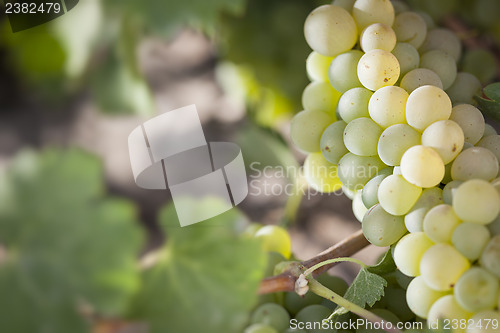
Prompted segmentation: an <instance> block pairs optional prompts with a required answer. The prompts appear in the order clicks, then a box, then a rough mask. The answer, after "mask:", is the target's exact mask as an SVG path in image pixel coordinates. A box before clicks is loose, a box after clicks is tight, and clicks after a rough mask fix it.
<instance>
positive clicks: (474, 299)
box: [453, 267, 499, 312]
mask: <svg viewBox="0 0 500 333" xmlns="http://www.w3.org/2000/svg"><path fill="white" fill-rule="evenodd" d="M498 290H499V285H498V278H497V277H496V276H494V275H493V274H491V273H490V272H488V271H487V270H485V269H483V268H480V267H472V268H470V269H469V270H468V271H467V272H465V273H464V274H463V275H462V276H461V277H460V279H458V281H457V284H456V285H455V287H454V288H453V294H454V295H455V299H456V300H457V302H458V304H460V306H461V307H462V308H464V309H465V310H467V311H470V312H479V311H483V310H492V309H493V308H494V307H495V306H496V305H497V300H498V299H497V295H498Z"/></svg>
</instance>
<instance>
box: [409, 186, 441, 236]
mask: <svg viewBox="0 0 500 333" xmlns="http://www.w3.org/2000/svg"><path fill="white" fill-rule="evenodd" d="M442 203H443V191H442V190H441V189H440V188H439V187H431V188H426V189H424V190H423V191H422V194H421V195H420V198H418V200H417V202H416V203H415V205H413V207H412V209H411V210H410V211H409V212H408V214H406V215H405V226H406V229H408V231H409V232H422V231H424V226H423V224H424V217H425V215H426V214H427V212H428V211H429V210H430V209H431V208H432V207H435V206H437V205H440V204H442Z"/></svg>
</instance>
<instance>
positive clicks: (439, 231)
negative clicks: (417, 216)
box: [424, 204, 462, 243]
mask: <svg viewBox="0 0 500 333" xmlns="http://www.w3.org/2000/svg"><path fill="white" fill-rule="evenodd" d="M461 222H462V221H460V219H459V218H458V216H457V214H455V211H454V210H453V207H452V206H450V205H447V204H442V205H439V206H436V207H433V208H432V209H431V210H429V211H428V212H427V214H426V215H425V218H424V232H425V234H426V235H427V237H429V238H430V239H431V240H432V241H433V242H435V243H450V242H451V235H452V234H453V231H454V230H455V228H456V227H457V226H458V225H459V224H460V223H461Z"/></svg>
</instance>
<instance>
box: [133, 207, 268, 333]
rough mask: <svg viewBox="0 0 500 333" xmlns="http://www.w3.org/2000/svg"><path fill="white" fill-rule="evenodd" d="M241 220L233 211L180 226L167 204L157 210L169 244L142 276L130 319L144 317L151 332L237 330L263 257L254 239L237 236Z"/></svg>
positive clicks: (244, 317) (253, 297)
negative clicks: (141, 284)
mask: <svg viewBox="0 0 500 333" xmlns="http://www.w3.org/2000/svg"><path fill="white" fill-rule="evenodd" d="M201 204H202V206H203V205H204V206H205V207H210V206H213V205H214V204H216V202H215V201H214V200H210V202H208V204H206V203H201ZM193 209H202V208H197V207H193ZM242 219H243V217H242V215H241V214H240V213H239V212H238V211H237V210H236V209H232V210H230V211H228V212H226V213H224V214H222V215H219V216H217V217H215V218H212V219H210V220H207V221H203V222H200V223H198V224H194V225H191V226H188V227H184V228H181V227H180V226H179V222H178V221H177V217H176V214H175V209H174V206H173V205H169V206H167V207H166V208H165V209H164V210H163V211H162V212H161V214H160V221H161V223H162V226H163V227H164V228H165V230H166V232H167V236H168V240H167V244H166V245H165V246H164V247H163V248H162V249H161V250H160V253H159V260H158V262H157V264H156V265H155V266H153V267H152V268H150V269H148V270H146V271H145V272H144V274H143V288H142V290H141V292H140V294H139V295H138V297H137V300H136V302H135V306H134V311H133V313H132V317H133V318H134V319H137V320H141V321H146V322H147V323H148V324H149V328H150V331H149V332H150V333H164V332H205V333H220V332H241V331H242V330H243V327H244V325H245V324H246V322H247V320H248V314H249V312H250V309H251V308H252V307H253V306H254V305H255V303H256V301H257V288H258V285H259V282H260V280H261V278H262V277H263V271H264V266H265V261H266V257H265V255H264V253H263V251H262V249H261V247H260V244H259V243H258V242H257V241H256V240H255V239H250V238H241V237H239V236H237V235H235V230H237V229H238V225H239V223H240V222H241V221H242Z"/></svg>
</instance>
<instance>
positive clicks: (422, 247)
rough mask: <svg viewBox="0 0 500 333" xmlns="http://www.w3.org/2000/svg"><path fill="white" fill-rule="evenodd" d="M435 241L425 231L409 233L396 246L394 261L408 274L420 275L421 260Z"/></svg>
mask: <svg viewBox="0 0 500 333" xmlns="http://www.w3.org/2000/svg"><path fill="white" fill-rule="evenodd" d="M432 245H434V242H432V240H430V239H429V237H427V235H426V234H425V233H423V232H413V233H409V234H407V235H405V236H403V238H401V239H400V240H399V242H398V243H397V244H396V247H395V248H394V262H395V263H396V266H397V267H398V269H399V270H400V271H401V272H402V273H403V274H406V275H408V276H418V275H420V260H421V259H422V256H423V255H424V253H425V251H427V250H428V249H429V248H430V247H431V246H432Z"/></svg>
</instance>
